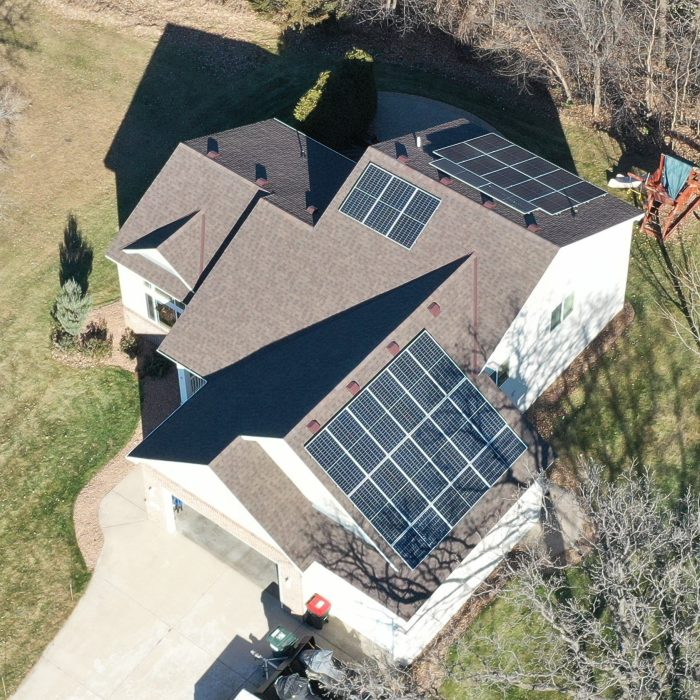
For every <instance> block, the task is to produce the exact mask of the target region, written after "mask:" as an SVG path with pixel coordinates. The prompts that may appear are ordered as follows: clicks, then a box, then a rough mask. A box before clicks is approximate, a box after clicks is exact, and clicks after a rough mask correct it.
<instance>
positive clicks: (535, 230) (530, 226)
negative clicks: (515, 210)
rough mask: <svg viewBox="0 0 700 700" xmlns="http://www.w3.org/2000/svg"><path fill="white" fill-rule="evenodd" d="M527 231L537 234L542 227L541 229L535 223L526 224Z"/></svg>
mask: <svg viewBox="0 0 700 700" xmlns="http://www.w3.org/2000/svg"><path fill="white" fill-rule="evenodd" d="M527 230H528V231H532V233H539V232H540V231H541V230H542V227H541V226H540V225H539V224H537V223H534V224H528V225H527Z"/></svg>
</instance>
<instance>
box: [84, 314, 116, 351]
mask: <svg viewBox="0 0 700 700" xmlns="http://www.w3.org/2000/svg"><path fill="white" fill-rule="evenodd" d="M79 348H80V351H81V352H82V353H83V354H85V355H88V356H89V357H93V358H102V357H109V355H111V354H112V334H111V333H110V332H109V330H108V329H107V321H105V320H104V319H103V318H100V319H97V321H90V323H88V325H87V327H86V328H85V330H84V331H83V332H82V333H81V334H80V343H79Z"/></svg>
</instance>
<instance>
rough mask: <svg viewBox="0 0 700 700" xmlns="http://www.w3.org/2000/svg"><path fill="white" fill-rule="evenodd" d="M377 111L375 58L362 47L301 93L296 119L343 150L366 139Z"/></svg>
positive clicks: (319, 139)
mask: <svg viewBox="0 0 700 700" xmlns="http://www.w3.org/2000/svg"><path fill="white" fill-rule="evenodd" d="M376 112H377V85H376V81H375V77H374V60H373V59H372V56H370V55H369V54H368V53H367V52H366V51H363V50H362V49H351V50H350V51H348V52H347V53H346V54H345V57H344V58H343V61H342V62H341V63H340V65H339V66H338V67H337V68H335V69H333V70H330V71H324V72H323V73H321V74H320V75H319V76H318V79H317V80H316V83H315V84H314V85H313V86H312V87H311V88H310V89H309V90H308V91H307V92H306V93H305V94H304V95H302V97H301V99H300V100H299V102H298V103H297V105H296V107H295V108H294V118H295V119H296V120H297V122H298V125H299V128H300V129H301V130H302V131H304V132H305V133H306V134H308V135H309V136H311V137H312V138H315V139H317V140H318V141H320V142H321V143H324V144H326V145H327V146H330V147H331V148H335V149H338V150H343V149H346V148H349V147H351V146H353V145H354V144H357V143H361V142H364V141H365V140H366V138H367V134H368V131H369V128H370V126H371V124H372V120H373V119H374V117H375V114H376Z"/></svg>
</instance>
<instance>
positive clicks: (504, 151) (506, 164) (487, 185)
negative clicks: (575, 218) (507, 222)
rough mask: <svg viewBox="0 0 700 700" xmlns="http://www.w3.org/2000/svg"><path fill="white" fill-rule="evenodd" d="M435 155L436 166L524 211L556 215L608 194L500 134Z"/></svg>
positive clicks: (466, 142)
mask: <svg viewBox="0 0 700 700" xmlns="http://www.w3.org/2000/svg"><path fill="white" fill-rule="evenodd" d="M434 155H435V156H436V160H434V161H432V162H431V163H430V165H431V166H432V167H433V168H435V169H437V170H438V171H439V172H442V173H445V174H446V175H449V176H450V177H453V178H455V179H456V180H459V181H460V182H463V183H464V184H465V185H469V186H470V187H472V188H474V189H476V190H478V191H479V192H481V193H482V194H484V195H487V196H488V197H491V198H493V199H494V200H496V201H497V202H501V203H502V204H505V205H506V206H508V207H510V208H511V209H514V210H515V211H517V212H520V213H521V214H531V213H533V212H535V211H537V210H540V211H543V212H545V213H547V214H550V215H556V214H560V213H561V212H563V211H566V210H568V209H572V208H573V207H575V206H578V205H580V204H585V203H586V202H590V201H591V200H593V199H597V198H598V197H602V196H603V195H605V194H606V192H605V191H604V190H601V189H600V188H599V187H596V186H595V185H592V184H590V183H589V182H586V181H585V180H582V179H581V178H580V177H578V176H577V175H574V174H573V173H570V172H568V171H567V170H564V169H563V168H560V167H559V166H557V165H554V163H551V162H550V161H548V160H545V159H544V158H540V156H538V155H535V154H534V153H532V152H530V151H528V150H526V149H525V148H522V147H520V146H517V145H516V144H514V143H513V142H512V141H509V140H508V139H506V138H504V137H503V136H500V135H499V134H492V133H489V134H482V135H481V136H476V137H474V138H471V139H467V140H466V141H462V142H460V143H456V144H453V145H451V146H446V147H444V148H438V149H437V150H435V151H434Z"/></svg>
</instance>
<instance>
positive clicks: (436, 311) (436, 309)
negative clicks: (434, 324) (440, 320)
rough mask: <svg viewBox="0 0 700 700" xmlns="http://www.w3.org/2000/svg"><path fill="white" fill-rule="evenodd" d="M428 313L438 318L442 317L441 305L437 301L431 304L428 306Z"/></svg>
mask: <svg viewBox="0 0 700 700" xmlns="http://www.w3.org/2000/svg"><path fill="white" fill-rule="evenodd" d="M428 311H430V313H431V314H432V315H433V316H435V318H437V317H438V316H439V315H440V304H438V303H437V302H436V301H433V302H431V303H430V304H429V305H428Z"/></svg>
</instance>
